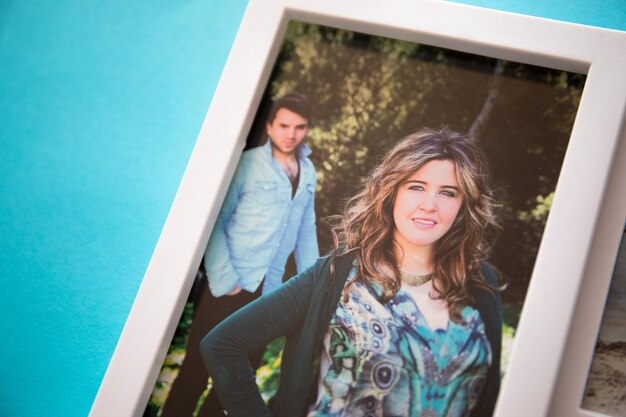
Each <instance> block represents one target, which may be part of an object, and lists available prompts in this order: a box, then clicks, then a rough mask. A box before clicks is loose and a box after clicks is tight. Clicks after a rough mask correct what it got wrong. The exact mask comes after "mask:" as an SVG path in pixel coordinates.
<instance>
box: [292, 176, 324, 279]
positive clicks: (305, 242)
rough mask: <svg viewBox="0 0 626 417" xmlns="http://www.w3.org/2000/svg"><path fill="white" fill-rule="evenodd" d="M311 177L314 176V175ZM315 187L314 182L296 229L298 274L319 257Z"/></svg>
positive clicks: (295, 252)
mask: <svg viewBox="0 0 626 417" xmlns="http://www.w3.org/2000/svg"><path fill="white" fill-rule="evenodd" d="M313 175H314V176H315V174H313ZM315 185H316V180H314V181H313V190H312V193H311V197H310V199H309V201H308V202H307V205H306V207H305V208H304V212H303V214H302V221H301V222H300V227H299V229H298V237H297V240H296V247H295V250H294V255H295V259H296V267H297V268H298V272H301V271H303V270H305V269H306V268H308V267H309V266H310V265H312V264H313V262H315V260H316V259H317V258H318V257H319V256H320V250H319V247H318V245H317V229H316V227H315Z"/></svg>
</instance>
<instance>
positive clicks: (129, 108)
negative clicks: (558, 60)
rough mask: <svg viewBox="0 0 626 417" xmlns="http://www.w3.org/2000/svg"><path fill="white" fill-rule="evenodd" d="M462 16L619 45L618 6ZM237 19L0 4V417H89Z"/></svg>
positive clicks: (134, 7) (182, 4)
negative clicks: (612, 34) (563, 26)
mask: <svg viewBox="0 0 626 417" xmlns="http://www.w3.org/2000/svg"><path fill="white" fill-rule="evenodd" d="M462 2H463V3H466V4H473V5H479V6H484V7H489V8H494V9H499V10H505V11H511V12H518V13H523V14H527V15H533V16H541V17H546V18H551V19H557V20H563V21H569V22H575V23H581V24H587V25H593V26H599V27H605V28H611V29H616V30H622V31H626V0H607V1H603V2H595V3H592V2H589V1H584V0H568V1H566V0H552V1H544V2H541V3H539V4H537V3H536V2H535V1H533V0H515V1H514V0H471V1H462ZM246 4H247V1H244V0H230V1H228V2H218V1H216V0H205V1H199V0H167V1H165V0H153V1H150V2H148V1H145V0H140V1H136V2H126V1H120V0H110V1H108V2H96V1H93V0H68V1H64V2H58V1H56V2H53V1H49V0H35V1H29V2H25V1H22V2H18V1H15V0H0V202H1V203H0V297H1V298H0V299H1V301H0V317H1V318H0V335H1V338H2V339H1V340H2V364H1V365H0V384H1V388H0V417H9V416H11V417H13V416H15V417H31V416H32V417H35V416H37V417H38V416H59V417H74V416H86V415H87V414H88V412H89V409H90V407H91V403H92V401H93V399H94V397H95V395H96V392H97V390H98V387H99V384H100V381H101V380H102V377H103V375H104V372H105V370H106V367H107V364H108V362H109V360H110V358H111V355H112V353H113V350H114V348H115V345H116V343H117V339H118V338H119V335H120V333H121V331H122V328H123V325H124V322H125V320H126V317H127V315H128V312H129V310H130V307H131V304H132V302H133V299H134V297H135V294H136V292H137V289H138V287H139V284H140V282H141V279H142V276H143V274H144V271H145V269H146V267H147V265H148V262H149V260H150V256H151V254H152V251H153V249H154V246H155V244H156V241H157V239H158V236H159V233H160V231H161V228H162V226H163V224H164V222H165V218H166V216H167V213H168V210H169V207H170V205H171V203H172V200H173V197H174V194H175V192H176V189H177V187H178V184H179V182H180V180H181V177H182V174H183V171H184V168H185V165H186V163H187V160H188V158H189V155H190V153H191V150H192V147H193V145H194V142H195V140H196V136H197V134H198V132H199V129H200V126H201V124H202V121H203V119H204V115H205V113H206V109H207V107H208V105H209V103H210V101H211V97H212V95H213V92H214V90H215V87H216V85H217V82H218V79H219V76H220V73H221V71H222V68H223V65H224V62H225V61H226V57H227V54H228V52H229V49H230V46H231V44H232V41H233V39H234V36H235V33H236V31H237V27H238V25H239V22H240V20H241V17H242V15H243V12H244V9H245V6H246ZM216 140H217V138H216Z"/></svg>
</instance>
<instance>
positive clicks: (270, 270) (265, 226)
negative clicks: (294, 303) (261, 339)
mask: <svg viewBox="0 0 626 417" xmlns="http://www.w3.org/2000/svg"><path fill="white" fill-rule="evenodd" d="M310 117H311V105H310V102H309V100H308V99H307V98H306V97H305V96H303V95H301V94H296V93H291V94H287V95H285V96H283V97H281V98H279V99H277V100H276V101H275V102H274V103H273V105H272V107H271V108H270V112H269V115H268V119H267V123H266V130H267V136H268V140H267V143H266V144H265V145H264V146H261V147H258V148H253V149H249V150H247V151H245V152H244V153H243V154H242V157H241V159H240V161H239V165H238V167H237V171H236V172H235V175H234V177H233V180H232V182H231V184H230V188H229V190H228V193H227V195H226V198H225V200H224V203H223V205H222V208H221V210H220V214H219V216H218V218H217V221H216V223H215V227H214V229H213V232H212V234H211V237H210V239H209V243H208V245H207V248H206V251H205V255H204V266H205V268H206V274H207V278H208V282H209V285H208V289H210V292H209V291H208V290H207V288H206V286H205V288H204V292H203V294H202V295H201V296H200V297H201V299H200V302H199V303H198V307H197V311H196V313H195V316H194V323H193V325H192V329H191V331H190V336H189V342H188V344H187V356H186V358H185V360H184V361H183V364H182V366H181V368H180V371H179V377H178V378H177V379H176V380H175V382H174V385H173V388H172V392H171V393H170V396H169V397H168V399H167V402H166V403H165V406H164V409H163V413H162V417H168V416H172V417H174V416H175V417H188V416H191V413H192V412H193V410H194V408H195V405H196V401H197V399H198V397H199V396H200V394H201V393H202V391H203V390H204V389H205V388H206V382H207V378H208V374H207V373H206V371H205V370H204V366H203V365H202V361H201V359H200V355H199V351H198V345H199V342H200V340H201V339H202V337H204V336H205V335H206V333H208V331H209V330H211V329H212V328H213V327H215V326H216V325H217V324H218V323H219V322H221V321H222V320H224V319H225V318H226V317H228V316H229V315H230V314H232V313H234V312H235V311H237V310H238V309H240V308H241V307H243V306H245V305H246V304H248V303H250V302H252V301H253V300H255V299H256V298H258V297H260V296H261V294H262V293H266V292H268V291H271V290H273V289H274V288H276V287H278V286H279V285H280V284H281V283H282V280H283V274H284V271H285V264H286V262H287V258H288V257H289V255H290V254H291V253H292V252H293V254H294V258H295V261H296V267H297V270H298V272H300V271H302V270H304V269H305V268H307V267H308V266H309V265H311V264H312V263H313V262H314V261H315V259H317V257H318V256H319V249H318V245H317V235H316V228H315V210H314V194H315V185H316V176H315V168H314V166H313V163H312V162H311V160H309V158H308V156H309V155H310V153H311V150H310V149H309V147H308V146H307V145H306V144H305V143H304V140H305V138H306V135H307V132H308V128H309V120H310ZM262 356H263V351H260V352H257V353H256V354H255V355H254V358H253V359H252V363H253V365H254V366H255V368H257V367H258V366H259V364H260V361H261V359H262ZM192 378H193V379H192ZM198 415H199V416H211V417H214V416H221V415H223V412H222V410H221V406H220V405H219V401H218V399H217V396H216V394H215V392H214V391H211V392H210V393H209V396H208V398H207V399H206V401H205V404H204V406H203V407H202V408H201V409H200V412H199V413H198Z"/></svg>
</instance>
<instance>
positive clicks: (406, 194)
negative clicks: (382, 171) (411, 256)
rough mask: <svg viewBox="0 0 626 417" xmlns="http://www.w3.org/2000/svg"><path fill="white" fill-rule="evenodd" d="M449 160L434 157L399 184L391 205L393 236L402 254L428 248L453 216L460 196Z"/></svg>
mask: <svg viewBox="0 0 626 417" xmlns="http://www.w3.org/2000/svg"><path fill="white" fill-rule="evenodd" d="M456 178H457V177H456V168H455V165H454V163H453V162H452V161H447V160H433V161H430V162H428V163H426V164H425V165H424V166H423V167H421V168H420V169H418V170H417V171H415V172H414V173H413V174H412V175H411V176H410V177H409V178H408V179H407V180H406V181H405V182H403V183H401V184H400V186H399V187H398V191H397V193H396V198H395V201H394V205H393V220H394V224H395V230H394V239H395V241H396V242H398V244H399V245H400V246H401V248H402V249H403V251H404V252H405V253H418V252H422V253H423V251H424V250H427V251H429V252H428V253H431V252H430V251H431V250H432V248H433V245H434V243H435V242H437V240H439V239H440V238H441V237H442V236H443V235H445V234H446V232H447V231H448V230H450V227H452V224H453V223H454V220H455V219H456V216H457V214H458V213H459V209H460V208H461V204H462V203H463V199H462V198H461V196H460V193H459V185H458V183H457V179H456Z"/></svg>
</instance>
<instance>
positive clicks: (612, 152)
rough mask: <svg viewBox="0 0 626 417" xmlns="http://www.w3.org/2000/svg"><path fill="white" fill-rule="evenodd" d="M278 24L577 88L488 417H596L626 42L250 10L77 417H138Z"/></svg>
mask: <svg viewBox="0 0 626 417" xmlns="http://www.w3.org/2000/svg"><path fill="white" fill-rule="evenodd" d="M291 19H295V20H303V21H308V22H312V23H318V24H322V25H328V26H334V27H339V28H344V29H349V30H354V31H359V32H365V33H371V34H373V35H379V36H386V37H391V38H397V39H404V40H409V41H413V42H419V43H424V44H430V45H434V46H439V47H444V48H449V49H455V50H460V51H464V52H469V53H474V54H479V55H485V56H491V57H494V58H500V59H506V60H511V61H518V62H525V63H528V64H533V65H538V66H543V67H553V68H558V69H562V70H567V71H573V72H579V73H586V74H587V82H586V85H585V89H584V92H583V97H582V100H581V103H580V107H579V111H578V116H577V118H576V121H575V123H574V129H573V132H572V135H571V139H570V143H569V146H568V150H567V153H566V156H565V160H564V162H563V166H562V171H561V176H560V179H559V183H558V186H557V191H556V194H555V199H554V204H553V206H552V211H551V214H550V216H549V219H548V222H547V225H546V228H545V231H544V237H543V239H542V242H541V246H540V249H539V253H538V255H537V259H536V262H535V267H534V270H533V277H532V280H531V283H530V286H529V289H528V293H527V297H526V301H525V304H524V308H523V311H522V316H521V319H520V323H519V326H518V329H517V335H516V341H515V344H514V348H513V352H512V355H511V360H510V365H509V367H508V369H507V373H506V377H505V380H504V383H503V386H502V389H501V391H500V396H499V398H498V404H497V407H496V411H495V413H494V416H496V417H517V416H519V417H526V416H529V415H530V416H536V417H539V416H546V415H553V416H557V417H572V416H574V417H577V416H580V417H583V416H602V414H598V413H593V412H589V411H585V410H581V409H580V408H579V404H580V399H582V390H581V388H580V387H581V384H582V387H583V388H582V389H584V384H585V383H586V379H587V373H588V368H589V364H590V363H591V358H592V355H593V347H594V346H595V338H596V335H597V331H598V328H599V326H600V319H601V317H602V312H603V307H604V304H603V297H605V296H606V293H607V291H608V287H609V284H610V282H609V281H610V276H611V271H612V265H613V262H614V260H615V254H616V252H617V246H618V244H619V235H621V232H622V227H623V225H624V213H626V204H625V201H624V200H625V198H623V196H622V198H620V197H619V196H616V194H620V192H619V191H620V190H619V184H618V183H619V178H626V175H625V172H626V157H625V153H626V151H625V148H626V144H625V143H624V142H625V140H626V139H622V140H621V147H620V149H619V151H618V150H617V147H618V144H619V143H620V138H621V135H622V129H623V126H624V119H625V114H626V77H624V74H626V54H624V53H623V51H624V50H626V33H623V32H617V31H611V30H606V29H599V28H593V27H585V26H580V25H574V24H568V23H560V22H555V21H549V20H545V19H539V18H533V17H527V16H521V15H514V14H511V13H504V12H499V11H495V10H488V9H481V8H477V7H472V6H466V5H461V4H456V3H447V2H441V1H436V0H387V1H385V2H384V3H383V2H380V1H377V0H342V1H336V0H310V1H309V0H273V1H271V2H267V1H263V0H250V2H249V4H248V8H247V9H246V12H245V15H244V17H243V21H242V23H241V27H240V29H239V32H238V34H237V37H236V39H235V42H234V44H233V47H232V51H231V54H230V56H229V58H228V61H227V62H226V65H225V68H224V72H223V75H222V78H221V80H220V83H219V85H218V87H217V89H216V91H215V95H214V97H213V101H212V103H211V106H210V108H209V110H208V112H207V116H206V119H205V121H204V124H203V126H202V130H201V132H200V134H199V136H198V140H197V143H196V146H195V147H194V150H193V153H192V155H191V158H190V160H189V164H188V166H187V169H186V171H185V174H184V177H183V180H182V182H181V184H180V187H179V189H178V192H177V194H176V197H175V200H174V203H173V205H172V208H171V211H170V214H169V216H168V218H167V221H166V223H165V225H164V228H163V231H162V234H161V237H160V239H159V241H158V243H157V246H156V248H155V251H154V254H153V257H152V259H151V261H150V264H149V266H148V269H147V271H146V274H145V276H144V279H143V282H142V284H141V287H140V289H139V292H138V294H137V297H136V299H135V302H134V304H133V307H132V310H131V312H130V315H129V317H128V320H127V322H126V325H125V327H124V330H123V332H122V334H121V337H120V340H119V342H118V345H117V347H116V349H115V352H114V354H113V357H112V359H111V362H110V364H109V367H108V369H107V372H106V375H105V377H104V379H103V381H102V385H101V387H100V390H99V391H98V394H97V396H96V399H95V401H94V403H93V406H92V409H91V412H90V416H91V417H104V416H111V415H114V416H141V415H142V413H143V410H144V409H145V406H146V403H147V401H148V397H149V395H150V392H151V390H152V388H153V385H154V382H155V380H156V377H157V374H158V372H159V369H160V367H161V364H162V361H163V358H164V356H165V353H166V351H167V348H168V346H169V344H170V341H171V338H172V336H173V333H174V330H175V328H176V324H177V322H178V320H179V319H180V315H181V313H182V309H183V306H184V304H185V301H186V299H187V295H188V294H189V290H190V288H191V284H192V282H193V278H194V276H195V272H196V270H197V267H198V265H199V263H200V259H201V257H202V252H203V251H204V247H205V246H206V243H207V241H208V237H209V234H210V232H211V228H212V225H213V223H214V221H215V219H216V217H217V213H218V211H219V207H220V202H221V201H222V199H223V197H224V195H225V192H226V189H227V187H228V184H229V182H230V179H231V177H232V174H233V172H234V169H235V165H236V161H237V159H238V157H239V154H240V151H241V150H242V149H243V146H244V143H245V139H246V136H247V132H248V130H249V128H250V125H251V122H252V119H253V117H254V114H255V112H256V108H257V106H258V104H259V102H260V99H261V95H262V94H263V90H264V88H265V85H266V83H267V81H268V79H269V75H270V72H271V70H272V67H273V65H274V62H275V60H276V57H277V54H278V50H279V48H280V45H281V44H282V39H283V36H284V31H285V29H286V25H287V22H288V21H289V20H291ZM217 138H219V139H217ZM207 161H211V163H207ZM614 162H615V165H614ZM609 180H610V184H609ZM606 187H609V188H610V189H611V190H613V192H612V193H607V194H606V198H605V188H606ZM198 190H203V192H202V193H200V192H198ZM622 194H623V193H622ZM611 256H613V258H611ZM586 271H594V272H593V276H591V274H586ZM592 280H593V281H592ZM581 289H582V291H583V292H582V293H581V292H580V290H581ZM579 294H582V295H584V297H582V296H581V297H580V300H579ZM577 301H578V302H579V308H576V303H577ZM581 317H585V320H580V319H581ZM571 323H575V324H574V325H571ZM581 323H583V324H581ZM570 325H571V326H570ZM570 327H571V334H570ZM568 343H570V344H571V343H576V349H574V348H569V349H566V347H567V345H568ZM561 368H563V371H562V372H561ZM559 372H561V373H559ZM553 395H554V401H552V397H553ZM574 403H575V404H574Z"/></svg>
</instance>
